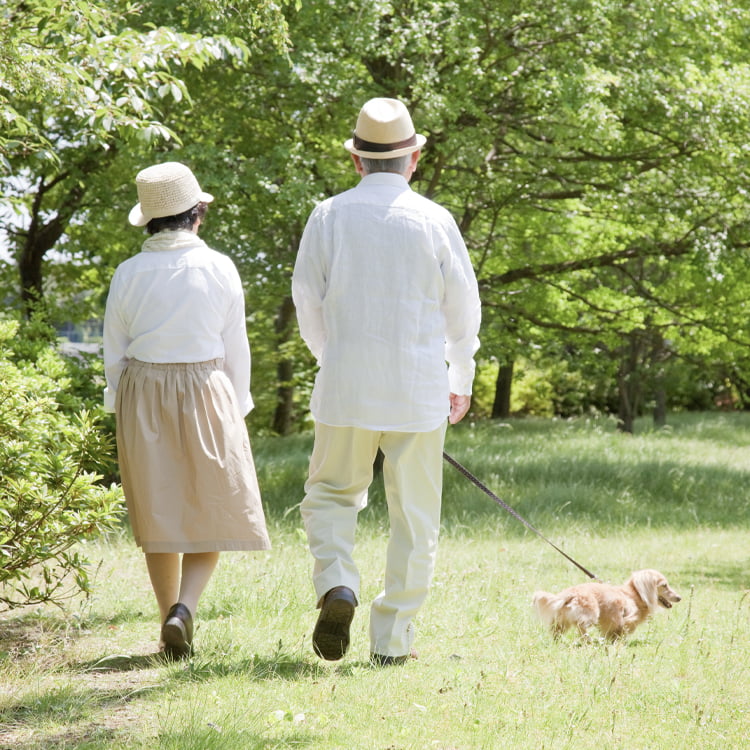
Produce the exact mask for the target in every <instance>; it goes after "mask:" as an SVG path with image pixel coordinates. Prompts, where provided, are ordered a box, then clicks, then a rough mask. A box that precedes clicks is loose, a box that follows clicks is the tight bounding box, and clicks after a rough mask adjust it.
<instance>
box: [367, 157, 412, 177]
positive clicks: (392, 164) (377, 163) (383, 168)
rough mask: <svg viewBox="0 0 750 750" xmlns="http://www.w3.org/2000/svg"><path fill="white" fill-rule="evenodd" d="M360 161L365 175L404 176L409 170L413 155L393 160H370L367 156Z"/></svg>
mask: <svg viewBox="0 0 750 750" xmlns="http://www.w3.org/2000/svg"><path fill="white" fill-rule="evenodd" d="M360 161H361V162H362V169H363V170H364V172H365V174H373V173H375V172H395V173H396V174H404V172H406V170H407V169H408V168H409V162H410V161H411V154H405V155H404V156H395V157H394V158H392V159H368V158H367V157H365V156H360Z"/></svg>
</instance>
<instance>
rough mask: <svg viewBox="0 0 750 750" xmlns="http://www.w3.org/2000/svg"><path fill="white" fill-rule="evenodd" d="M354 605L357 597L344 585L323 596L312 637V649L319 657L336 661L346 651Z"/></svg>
mask: <svg viewBox="0 0 750 750" xmlns="http://www.w3.org/2000/svg"><path fill="white" fill-rule="evenodd" d="M356 606H357V597H356V596H355V595H354V592H353V591H352V590H351V589H350V588H347V587H346V586H336V587H335V588H332V589H331V590H330V591H329V592H328V593H327V594H326V595H325V596H324V597H323V602H322V604H321V606H320V614H319V615H318V621H317V622H316V623H315V630H313V637H312V640H313V649H314V650H315V653H316V654H317V655H318V656H319V657H320V658H321V659H326V660H327V661H336V660H337V659H340V658H341V657H342V656H343V655H344V654H345V653H346V650H347V649H348V648H349V626H350V625H351V622H352V619H353V618H354V609H355V607H356Z"/></svg>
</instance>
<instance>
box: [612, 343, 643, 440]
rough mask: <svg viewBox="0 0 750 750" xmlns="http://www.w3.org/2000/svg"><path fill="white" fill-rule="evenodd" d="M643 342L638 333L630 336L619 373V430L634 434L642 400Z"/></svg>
mask: <svg viewBox="0 0 750 750" xmlns="http://www.w3.org/2000/svg"><path fill="white" fill-rule="evenodd" d="M640 354H641V341H640V337H639V336H638V334H637V333H632V334H630V335H629V336H628V343H627V345H626V347H625V348H624V352H623V358H622V361H621V362H620V369H619V371H618V373H617V390H618V393H619V396H620V400H619V406H618V409H617V429H618V430H619V431H620V432H627V433H630V434H632V433H633V429H634V427H635V418H636V416H638V408H639V405H640V399H641V391H642V388H641V379H640V367H639V364H640V360H641V357H640Z"/></svg>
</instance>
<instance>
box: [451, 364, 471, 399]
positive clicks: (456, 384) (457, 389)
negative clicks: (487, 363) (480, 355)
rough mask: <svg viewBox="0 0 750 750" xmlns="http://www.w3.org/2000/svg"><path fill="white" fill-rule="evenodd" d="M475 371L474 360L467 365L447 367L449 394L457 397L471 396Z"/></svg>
mask: <svg viewBox="0 0 750 750" xmlns="http://www.w3.org/2000/svg"><path fill="white" fill-rule="evenodd" d="M475 369H476V365H475V363H474V360H471V362H470V363H469V364H467V365H455V364H451V365H448V386H449V388H450V391H451V393H455V394H456V395H457V396H471V386H472V384H473V382H474V370H475Z"/></svg>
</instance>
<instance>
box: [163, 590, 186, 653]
mask: <svg viewBox="0 0 750 750" xmlns="http://www.w3.org/2000/svg"><path fill="white" fill-rule="evenodd" d="M161 640H162V643H163V644H164V655H165V656H166V657H168V658H170V659H184V658H185V657H186V656H190V654H191V653H192V650H193V616H192V615H191V614H190V610H189V609H188V608H187V607H186V606H185V605H184V604H181V603H180V602H177V604H174V605H172V608H171V609H170V610H169V612H168V613H167V617H166V619H165V620H164V624H163V625H162V627H161Z"/></svg>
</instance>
